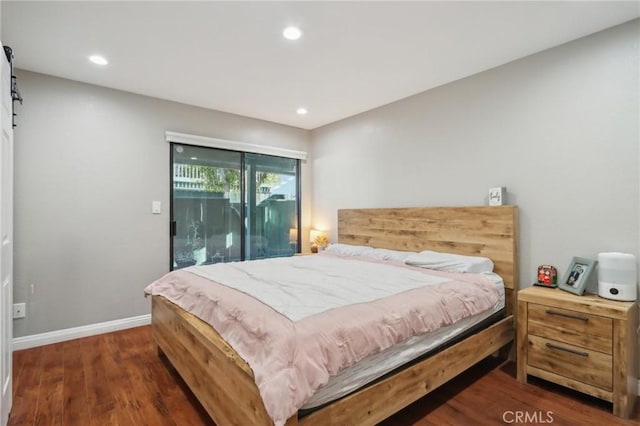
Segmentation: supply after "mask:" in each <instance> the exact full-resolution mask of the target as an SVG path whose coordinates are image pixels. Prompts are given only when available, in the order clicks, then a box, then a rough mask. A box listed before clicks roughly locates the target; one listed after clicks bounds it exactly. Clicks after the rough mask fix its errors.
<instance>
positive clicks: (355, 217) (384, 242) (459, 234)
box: [338, 206, 518, 296]
mask: <svg viewBox="0 0 640 426" xmlns="http://www.w3.org/2000/svg"><path fill="white" fill-rule="evenodd" d="M338 241H339V242H341V243H345V244H354V245H366V246H372V247H380V248H387V249H392V250H406V251H421V250H434V251H443V252H448V253H458V254H465V255H471V256H484V257H488V258H489V259H491V260H492V261H493V263H494V265H495V268H494V271H495V272H496V273H497V274H499V275H500V276H501V277H502V279H503V280H504V285H505V288H508V289H511V290H512V292H513V295H514V296H515V291H514V289H515V290H517V288H518V285H517V283H518V208H517V207H516V206H492V207H419V208H383V209H348V210H338ZM510 293H511V292H510Z"/></svg>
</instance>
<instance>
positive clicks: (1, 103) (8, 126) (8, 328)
mask: <svg viewBox="0 0 640 426" xmlns="http://www.w3.org/2000/svg"><path fill="white" fill-rule="evenodd" d="M0 57H1V59H0V88H1V91H0V92H1V93H0V125H1V127H2V128H1V129H0V132H1V135H0V143H1V144H2V146H0V202H1V207H0V374H1V375H0V392H2V394H1V395H0V425H6V424H7V420H8V419H9V411H11V376H12V364H13V359H12V355H13V350H12V348H11V340H12V338H13V122H12V118H13V115H12V114H13V110H12V101H11V68H10V65H9V61H8V60H7V57H6V55H5V54H4V49H0Z"/></svg>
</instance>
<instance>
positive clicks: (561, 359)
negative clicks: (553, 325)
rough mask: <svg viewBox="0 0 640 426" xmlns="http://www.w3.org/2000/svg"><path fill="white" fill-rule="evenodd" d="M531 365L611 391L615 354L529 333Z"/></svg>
mask: <svg viewBox="0 0 640 426" xmlns="http://www.w3.org/2000/svg"><path fill="white" fill-rule="evenodd" d="M528 352H529V353H528V356H529V365H530V366H533V367H536V368H540V369H542V370H546V371H549V372H553V373H555V374H559V375H561V376H564V377H567V378H569V379H573V380H578V381H580V382H582V383H586V384H588V385H592V386H596V387H599V388H602V389H605V390H608V391H610V390H611V389H612V388H613V374H612V357H611V355H607V354H603V353H601V352H597V351H592V350H589V349H585V348H582V347H580V346H573V345H569V344H567V343H563V342H557V341H555V340H551V339H545V338H544V337H538V336H532V335H529V348H528Z"/></svg>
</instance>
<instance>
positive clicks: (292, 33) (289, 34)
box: [282, 27, 302, 40]
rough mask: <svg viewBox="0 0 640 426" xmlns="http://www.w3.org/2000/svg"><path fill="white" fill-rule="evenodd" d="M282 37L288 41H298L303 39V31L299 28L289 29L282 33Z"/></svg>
mask: <svg viewBox="0 0 640 426" xmlns="http://www.w3.org/2000/svg"><path fill="white" fill-rule="evenodd" d="M282 36H283V37H284V38H286V39H287V40H297V39H299V38H300V37H302V31H300V28H298V27H287V28H285V29H284V31H282Z"/></svg>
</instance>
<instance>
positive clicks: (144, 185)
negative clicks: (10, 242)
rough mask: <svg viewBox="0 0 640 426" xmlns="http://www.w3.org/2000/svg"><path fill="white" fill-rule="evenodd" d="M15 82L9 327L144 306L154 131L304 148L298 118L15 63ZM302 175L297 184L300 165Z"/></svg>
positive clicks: (155, 223) (159, 179) (151, 251)
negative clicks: (23, 305)
mask: <svg viewBox="0 0 640 426" xmlns="http://www.w3.org/2000/svg"><path fill="white" fill-rule="evenodd" d="M18 81H19V85H20V90H21V92H22V95H23V97H24V105H23V106H18V107H17V112H18V113H19V116H18V117H17V124H18V127H17V128H16V130H15V194H16V195H15V254H14V258H15V263H14V267H15V268H14V273H15V276H14V283H15V284H14V301H15V302H27V316H26V318H24V319H19V320H15V321H14V336H15V337H20V336H25V335H32V334H37V333H43V332H47V331H53V330H60V329H64V328H69V327H75V326H81V325H86V324H93V323H97V322H102V321H108V320H115V319H121V318H128V317H132V316H137V315H143V314H148V313H149V312H150V309H149V300H147V299H145V298H144V297H143V289H144V287H145V286H146V285H147V284H149V283H150V282H151V281H153V280H154V279H157V278H159V277H160V276H162V275H163V274H164V273H165V272H167V271H168V267H169V236H168V226H169V225H168V224H169V144H168V143H167V142H165V135H164V132H165V131H166V130H173V131H177V132H184V133H190V134H196V135H204V136H211V137H216V138H222V139H229V140H236V141H242V142H247V143H253V144H264V145H269V146H277V147H283V148H289V149H295V150H302V151H308V150H309V132H308V131H304V130H301V129H295V128H292V127H287V126H282V125H277V124H273V123H268V122H264V121H259V120H253V119H249V118H245V117H240V116H236V115H232V114H226V113H221V112H216V111H210V110H205V109H201V108H195V107H191V106H187V105H182V104H178V103H173V102H168V101H162V100H158V99H153V98H149V97H144V96H138V95H134V94H130V93H126V92H121V91H116V90H111V89H106V88H101V87H97V86H91V85H87V84H82V83H78V82H74V81H70V80H63V79H59V78H54V77H50V76H45V75H42V74H35V73H31V72H26V71H18ZM302 178H303V193H304V194H305V195H306V194H309V193H310V180H311V174H310V173H309V168H308V165H307V164H303V167H302ZM152 200H160V201H162V206H163V212H162V214H161V215H152V214H151V201H152ZM302 201H303V226H304V227H305V228H308V223H309V218H310V209H309V206H310V198H309V197H305V196H303V199H302ZM303 235H304V234H303ZM307 235H308V232H307ZM31 284H33V285H34V292H32V291H31Z"/></svg>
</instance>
